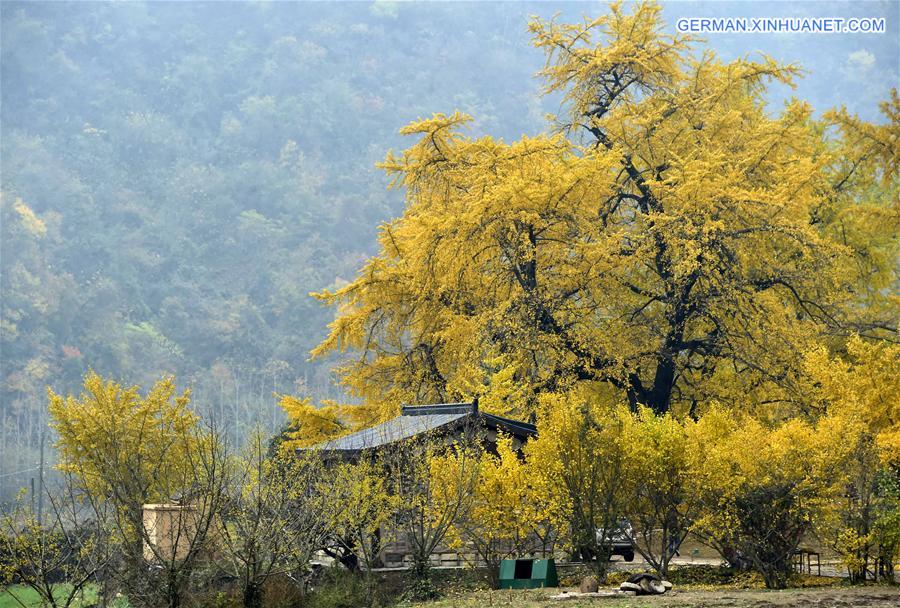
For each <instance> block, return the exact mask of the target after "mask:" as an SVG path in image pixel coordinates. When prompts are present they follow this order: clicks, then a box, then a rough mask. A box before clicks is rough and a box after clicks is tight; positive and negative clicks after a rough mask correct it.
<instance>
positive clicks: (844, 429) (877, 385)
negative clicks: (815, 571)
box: [806, 336, 900, 582]
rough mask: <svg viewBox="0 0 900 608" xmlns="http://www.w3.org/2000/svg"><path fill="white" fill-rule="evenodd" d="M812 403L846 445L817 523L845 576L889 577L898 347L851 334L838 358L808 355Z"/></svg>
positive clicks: (896, 530)
mask: <svg viewBox="0 0 900 608" xmlns="http://www.w3.org/2000/svg"><path fill="white" fill-rule="evenodd" d="M806 367H807V373H808V375H809V377H810V379H811V386H810V389H809V396H810V398H811V405H812V406H813V407H815V408H821V411H822V412H823V415H824V418H823V421H822V423H823V424H825V423H826V421H828V423H829V424H831V425H832V426H833V428H835V429H836V431H835V432H836V433H839V435H840V437H841V439H842V441H843V443H844V444H845V445H846V446H848V448H849V450H850V451H849V453H848V458H847V460H846V461H845V463H844V466H842V467H841V468H840V470H839V471H838V475H836V477H835V479H834V484H835V486H836V489H837V491H836V499H835V500H834V501H833V503H832V504H831V507H830V509H829V510H828V512H827V514H826V515H827V517H825V518H823V519H822V520H821V521H819V522H818V528H819V531H820V532H821V535H822V536H823V537H824V538H825V539H827V540H828V542H829V544H830V545H831V547H832V548H833V549H834V550H836V551H837V552H838V553H839V554H840V555H841V558H842V559H843V561H844V563H845V565H846V566H847V569H848V572H849V575H850V579H851V580H852V581H854V582H860V581H864V580H865V579H866V577H867V571H869V570H872V571H873V572H874V573H875V576H876V578H881V577H884V578H888V579H892V578H893V574H894V573H893V570H894V568H893V564H894V562H895V561H896V557H897V554H898V551H900V382H898V381H897V378H900V346H898V345H896V344H890V343H885V342H881V343H879V342H867V341H864V340H862V339H861V338H859V337H858V336H855V337H852V338H851V339H850V340H848V341H847V343H846V348H845V352H844V353H843V354H842V356H836V357H831V356H830V355H829V354H828V352H827V351H826V350H825V349H824V348H818V349H816V350H814V351H811V352H810V353H808V355H807V357H806Z"/></svg>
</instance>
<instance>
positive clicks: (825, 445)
mask: <svg viewBox="0 0 900 608" xmlns="http://www.w3.org/2000/svg"><path fill="white" fill-rule="evenodd" d="M697 426H698V431H699V433H700V436H701V437H702V441H703V443H704V444H705V449H704V454H703V461H702V464H703V469H704V472H703V478H704V488H703V493H702V499H703V510H702V513H701V515H700V517H698V519H697V520H696V521H695V523H694V528H693V529H694V531H696V532H697V533H698V534H700V535H701V536H702V537H705V538H706V539H707V540H709V541H711V542H712V543H713V544H714V545H715V546H716V547H717V548H718V549H719V550H720V552H721V553H722V554H723V556H725V557H726V559H728V560H729V561H731V562H732V563H735V562H737V561H743V560H745V561H746V562H747V563H748V564H749V565H750V566H752V567H753V568H754V569H755V570H757V571H758V572H760V573H761V574H762V576H763V579H764V581H765V584H766V586H767V587H769V588H777V589H781V588H784V587H785V586H786V585H787V581H788V578H789V576H790V573H791V556H792V554H793V552H794V551H795V550H796V549H797V548H798V546H799V545H800V542H801V540H802V539H803V538H804V535H806V534H807V533H809V532H810V531H811V530H812V529H813V528H812V526H813V523H814V522H815V521H817V520H818V519H819V518H821V517H822V515H823V513H824V512H825V511H826V509H827V506H828V504H829V503H830V502H831V500H833V499H834V495H833V492H834V484H833V479H834V478H835V476H836V475H837V473H838V472H839V471H840V468H841V466H842V465H843V462H844V461H845V458H846V454H847V449H846V446H844V445H843V443H842V438H841V436H840V428H839V427H836V426H835V425H833V424H832V423H831V421H828V422H823V423H822V424H820V425H813V424H811V423H808V422H805V421H802V420H799V419H793V420H789V421H787V422H784V423H781V424H777V425H774V426H773V425H767V424H764V423H762V422H760V421H759V420H756V419H753V418H751V417H749V416H735V415H734V414H732V413H726V412H724V411H722V410H720V409H713V410H712V411H710V412H708V413H707V414H706V415H705V416H703V418H702V419H701V420H700V421H699V422H698V423H697Z"/></svg>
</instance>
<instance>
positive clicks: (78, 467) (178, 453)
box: [49, 372, 202, 567]
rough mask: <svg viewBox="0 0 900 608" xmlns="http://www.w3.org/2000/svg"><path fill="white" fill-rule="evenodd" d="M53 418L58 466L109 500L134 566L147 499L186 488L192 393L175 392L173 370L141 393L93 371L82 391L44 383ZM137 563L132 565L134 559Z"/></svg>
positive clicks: (163, 498)
mask: <svg viewBox="0 0 900 608" xmlns="http://www.w3.org/2000/svg"><path fill="white" fill-rule="evenodd" d="M49 398H50V404H49V410H50V418H51V426H52V427H53V428H54V429H55V430H56V432H57V433H58V434H59V441H58V443H57V449H58V450H59V468H60V469H62V470H63V471H65V472H67V473H69V474H71V475H73V476H74V477H75V478H77V479H79V480H80V481H81V483H83V485H84V486H85V490H86V491H87V492H88V493H89V494H90V495H91V496H93V497H95V498H97V499H98V500H106V501H109V502H110V503H111V504H113V505H114V507H115V511H116V514H117V520H118V521H119V522H120V527H121V529H122V530H123V533H124V534H125V538H124V539H123V540H124V542H125V558H126V561H130V562H132V566H135V564H137V563H139V562H140V559H141V555H142V553H143V535H142V533H141V531H142V529H143V525H144V524H143V512H142V507H143V505H144V504H147V503H155V502H169V501H170V500H172V499H173V498H174V496H173V495H172V493H174V492H178V491H183V490H186V489H187V488H185V487H179V486H183V482H185V480H187V479H188V478H189V477H190V474H191V469H192V468H193V466H192V464H193V463H192V458H191V454H192V453H196V452H198V446H200V444H201V443H202V437H201V435H202V434H201V432H200V429H199V427H198V418H197V416H196V415H195V414H194V413H193V412H192V411H191V410H190V409H189V407H188V404H189V402H190V393H189V391H185V392H184V393H182V394H180V395H177V394H176V392H175V381H174V379H173V378H171V377H167V378H163V379H161V380H159V381H158V382H157V383H156V384H155V385H154V386H153V387H152V388H151V389H150V390H149V391H148V392H147V394H146V395H141V393H140V388H139V387H137V386H131V387H124V386H122V385H120V384H118V383H117V382H114V381H112V380H104V379H103V378H101V377H100V376H98V375H97V374H95V373H94V372H90V373H88V375H87V376H86V377H85V379H84V391H83V392H82V393H81V395H80V396H74V395H68V396H65V397H64V396H61V395H57V394H56V393H54V392H53V391H49ZM135 567H136V566H135Z"/></svg>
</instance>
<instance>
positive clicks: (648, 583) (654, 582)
mask: <svg viewBox="0 0 900 608" xmlns="http://www.w3.org/2000/svg"><path fill="white" fill-rule="evenodd" d="M626 583H627V584H628V585H629V586H628V587H627V589H631V590H634V591H637V593H638V595H661V594H663V593H665V592H666V589H667V587H666V586H665V585H664V584H663V581H662V580H661V579H660V578H659V577H658V576H654V575H652V574H647V573H643V574H635V575H633V576H630V577H628V580H627V581H626ZM626 583H622V586H621V587H620V588H621V589H626V587H624V585H625V584H626ZM670 586H671V584H670ZM635 587H637V588H636V589H635Z"/></svg>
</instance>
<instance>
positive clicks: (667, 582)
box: [662, 581, 672, 591]
mask: <svg viewBox="0 0 900 608" xmlns="http://www.w3.org/2000/svg"><path fill="white" fill-rule="evenodd" d="M662 584H663V587H665V588H666V591H668V590H669V589H671V588H672V583H670V582H669V581H663V582H662Z"/></svg>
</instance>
